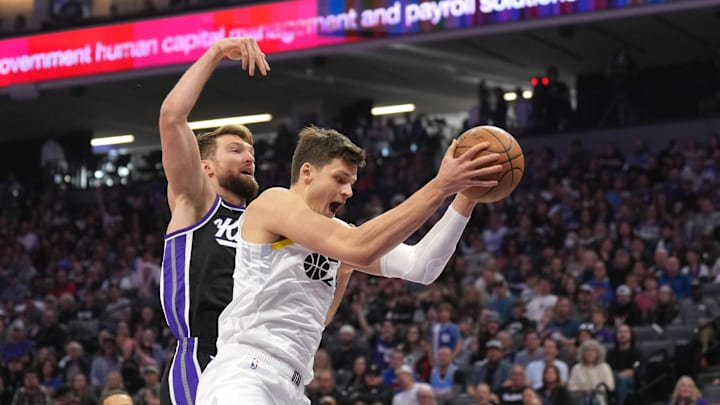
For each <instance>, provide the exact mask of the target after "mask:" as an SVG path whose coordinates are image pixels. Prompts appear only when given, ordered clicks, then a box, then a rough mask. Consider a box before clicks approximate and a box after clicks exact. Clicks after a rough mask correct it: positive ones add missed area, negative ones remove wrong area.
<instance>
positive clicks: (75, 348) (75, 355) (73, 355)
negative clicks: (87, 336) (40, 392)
mask: <svg viewBox="0 0 720 405" xmlns="http://www.w3.org/2000/svg"><path fill="white" fill-rule="evenodd" d="M58 366H59V367H60V371H61V373H62V375H63V376H64V380H65V381H74V377H75V375H76V374H82V375H85V376H88V375H90V361H89V360H88V359H87V358H86V357H85V354H84V353H83V347H82V345H80V343H78V342H76V341H71V342H69V343H68V344H67V345H66V346H65V357H63V358H62V359H61V360H60V361H59V362H58Z"/></svg>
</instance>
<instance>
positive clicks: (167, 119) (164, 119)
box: [160, 100, 187, 128]
mask: <svg viewBox="0 0 720 405" xmlns="http://www.w3.org/2000/svg"><path fill="white" fill-rule="evenodd" d="M174 104H175V103H173V102H171V101H167V100H166V101H165V102H164V103H163V104H162V106H161V107H160V128H163V127H173V126H175V125H178V124H182V123H185V122H186V121H187V116H186V115H185V114H183V113H181V112H180V111H179V109H178V108H176V107H175V105H174Z"/></svg>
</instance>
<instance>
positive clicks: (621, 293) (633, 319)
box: [608, 284, 643, 327]
mask: <svg viewBox="0 0 720 405" xmlns="http://www.w3.org/2000/svg"><path fill="white" fill-rule="evenodd" d="M608 312H609V313H610V321H611V322H612V324H613V325H615V327H617V326H619V325H630V326H638V325H642V323H643V316H642V312H640V308H638V306H637V304H636V303H635V301H633V296H632V290H631V289H630V287H628V286H627V285H625V284H623V285H621V286H620V287H618V288H617V291H616V293H615V301H613V303H612V304H610V310H609V311H608Z"/></svg>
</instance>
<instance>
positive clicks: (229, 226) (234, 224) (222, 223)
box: [213, 218, 240, 248]
mask: <svg viewBox="0 0 720 405" xmlns="http://www.w3.org/2000/svg"><path fill="white" fill-rule="evenodd" d="M213 224H215V227H216V228H217V231H216V232H215V240H216V241H217V243H218V244H220V245H223V246H227V247H231V248H236V247H237V237H238V234H239V233H240V220H239V219H237V218H215V220H213Z"/></svg>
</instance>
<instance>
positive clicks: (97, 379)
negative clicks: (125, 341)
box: [90, 336, 120, 387]
mask: <svg viewBox="0 0 720 405" xmlns="http://www.w3.org/2000/svg"><path fill="white" fill-rule="evenodd" d="M101 345H102V346H101V351H100V353H98V354H97V355H95V357H94V358H93V361H92V365H91V367H90V384H92V385H93V386H95V387H102V386H104V385H105V383H106V381H107V377H108V374H110V373H111V372H118V371H120V361H119V355H118V352H117V344H116V343H115V338H113V337H112V336H107V337H105V338H103V339H102V343H101Z"/></svg>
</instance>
